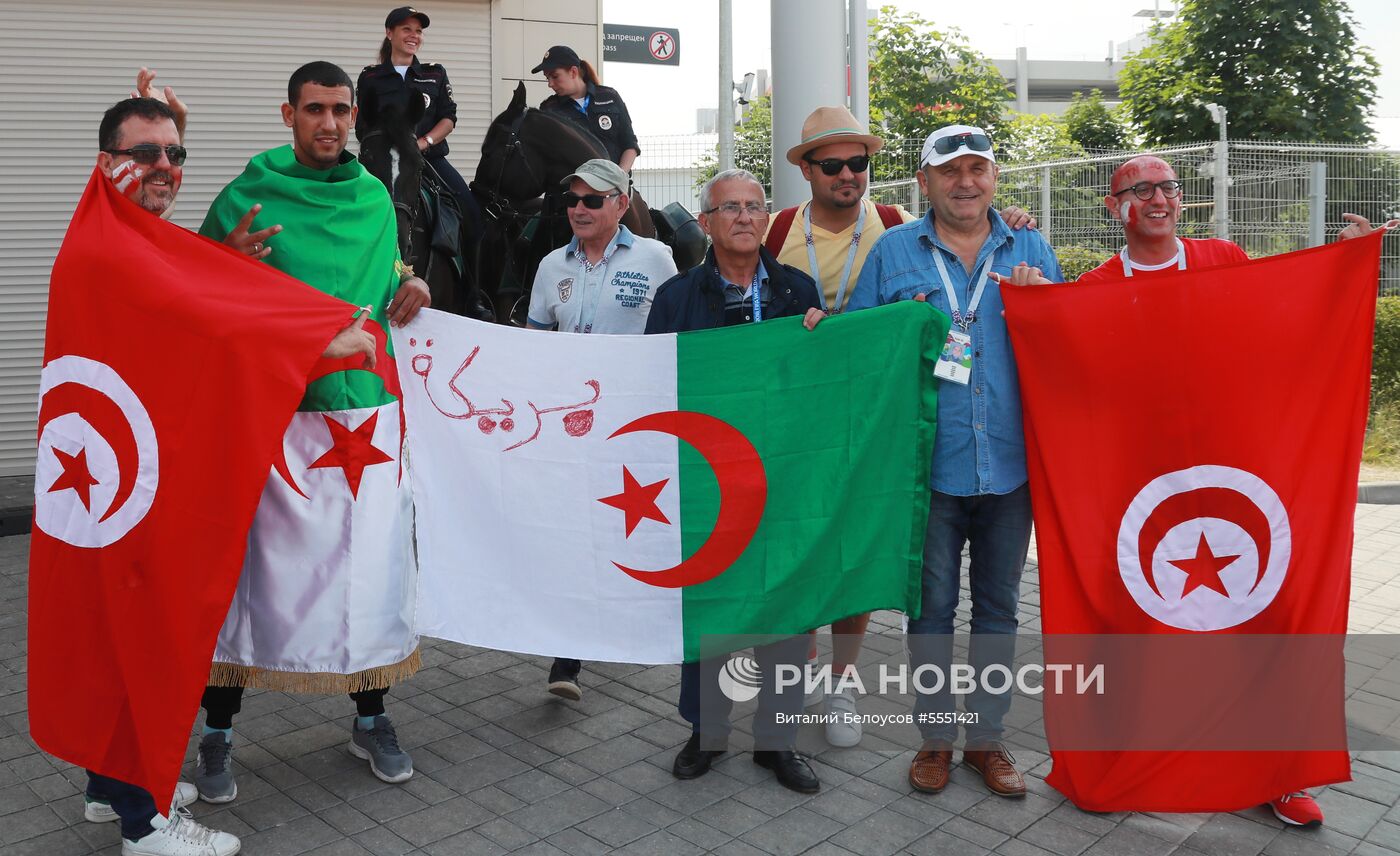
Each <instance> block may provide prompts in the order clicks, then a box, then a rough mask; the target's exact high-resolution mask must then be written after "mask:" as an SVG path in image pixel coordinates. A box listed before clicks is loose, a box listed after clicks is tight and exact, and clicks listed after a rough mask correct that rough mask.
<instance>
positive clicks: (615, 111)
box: [530, 45, 641, 173]
mask: <svg viewBox="0 0 1400 856" xmlns="http://www.w3.org/2000/svg"><path fill="white" fill-rule="evenodd" d="M541 71H543V72H544V74H545V78H546V80H547V81H548V82H549V88H550V89H552V90H554V94H553V95H551V96H550V97H548V98H546V99H545V100H544V101H543V102H541V103H540V109H541V110H548V111H550V112H551V113H555V114H557V115H560V116H563V117H565V118H567V119H569V120H570V121H572V122H576V123H577V124H578V125H579V127H581V128H584V129H586V130H587V131H588V132H589V133H590V134H592V135H593V136H595V137H597V138H598V140H599V142H601V143H602V144H603V145H604V146H605V147H606V148H607V150H608V157H609V158H611V159H612V160H613V162H614V163H616V164H617V165H618V166H620V167H622V168H623V169H624V170H625V171H627V172H629V173H630V172H631V171H632V162H633V161H634V160H636V159H637V153H638V152H639V151H641V149H640V148H638V146H637V135H636V134H635V133H633V131H632V117H631V116H630V115H628V113H627V105H626V104H623V103H622V96H621V95H618V94H617V90H616V89H613V88H612V87H609V86H603V85H602V84H601V83H599V82H598V75H597V74H596V73H595V72H594V71H593V66H591V65H589V64H588V62H587V61H586V60H581V59H579V57H578V54H577V53H574V49H573V48H571V47H567V46H565V45H555V46H554V47H552V48H550V49H549V50H548V51H546V52H545V55H544V59H543V60H541V61H540V64H539V65H537V66H535V67H534V68H532V69H530V73H531V74H538V73H539V72H541Z"/></svg>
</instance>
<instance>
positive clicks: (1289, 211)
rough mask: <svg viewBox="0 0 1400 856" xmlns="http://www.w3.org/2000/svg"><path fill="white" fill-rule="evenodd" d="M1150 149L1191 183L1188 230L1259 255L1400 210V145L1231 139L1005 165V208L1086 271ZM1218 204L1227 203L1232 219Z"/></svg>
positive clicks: (1394, 274) (1391, 259)
mask: <svg viewBox="0 0 1400 856" xmlns="http://www.w3.org/2000/svg"><path fill="white" fill-rule="evenodd" d="M897 148H898V149H900V154H899V155H897V156H899V157H902V158H907V157H908V155H907V152H908V148H907V147H897ZM1222 148H1223V157H1222ZM1145 153H1150V154H1155V155H1158V156H1160V157H1162V158H1165V159H1166V160H1167V161H1169V162H1170V163H1171V164H1172V165H1173V166H1174V167H1175V168H1176V172H1177V176H1178V177H1179V178H1180V179H1181V180H1182V182H1183V183H1184V185H1185V186H1184V187H1183V189H1182V196H1183V202H1184V206H1183V212H1182V217H1181V221H1180V227H1179V232H1180V234H1181V235H1183V236H1186V237H1196V238H1206V237H1216V236H1218V237H1226V238H1229V239H1230V240H1232V241H1234V242H1235V243H1237V244H1239V245H1240V246H1241V247H1243V248H1244V250H1245V252H1247V253H1248V254H1249V255H1251V256H1255V257H1258V256H1266V255H1275V254H1277V253H1286V252H1290V251H1292V250H1299V249H1303V248H1305V247H1312V246H1317V245H1319V244H1322V243H1325V242H1326V241H1327V240H1331V239H1333V238H1334V237H1335V236H1336V234H1337V232H1338V231H1340V230H1341V228H1342V227H1343V226H1344V225H1345V224H1346V221H1344V220H1343V219H1342V217H1341V215H1342V213H1343V212H1350V213H1356V214H1361V215H1362V216H1365V217H1367V218H1369V219H1370V220H1371V221H1372V222H1373V223H1379V222H1383V221H1384V220H1386V219H1388V218H1391V217H1398V216H1400V151H1392V150H1382V149H1372V148H1367V147H1364V146H1348V145H1339V144H1309V143H1254V142H1233V141H1232V142H1230V143H1227V144H1225V145H1224V146H1223V147H1222V146H1221V145H1220V144H1218V143H1205V144H1197V145H1188V146H1173V147H1168V148H1161V149H1155V150H1152V151H1151V152H1140V151H1132V152H1104V153H1096V154H1093V155H1089V156H1086V157H1081V158H1076V159H1073V160H1058V161H1047V162H1043V163H1014V162H1013V163H1006V164H1003V166H1002V168H1001V177H1000V180H999V181H998V193H997V205H998V206H1002V205H1012V204H1014V205H1019V206H1021V207H1022V208H1025V209H1027V210H1028V211H1031V212H1032V213H1034V214H1035V215H1036V216H1037V217H1038V218H1039V220H1040V229H1041V231H1042V232H1043V233H1044V234H1045V235H1046V237H1047V238H1049V239H1050V242H1051V244H1052V245H1053V246H1054V247H1055V251H1056V254H1057V255H1059V257H1060V261H1061V265H1062V266H1063V267H1064V268H1065V273H1066V274H1067V275H1077V274H1078V273H1079V272H1081V271H1084V270H1087V269H1089V268H1090V267H1093V266H1094V265H1096V264H1098V263H1099V262H1101V261H1103V260H1104V259H1106V258H1108V257H1109V256H1110V255H1112V254H1113V253H1114V252H1116V251H1117V250H1118V248H1119V247H1121V246H1122V245H1123V231H1122V226H1121V225H1120V224H1119V223H1117V222H1116V221H1114V220H1112V219H1110V218H1109V216H1108V211H1107V209H1106V208H1105V207H1104V204H1103V197H1104V196H1105V195H1106V194H1107V193H1108V190H1109V179H1110V177H1111V176H1112V174H1113V170H1114V169H1115V168H1116V167H1117V166H1118V164H1120V163H1122V162H1123V161H1124V160H1126V159H1127V158H1129V157H1132V156H1133V155H1136V154H1145ZM911 172H912V169H911ZM1222 187H1223V189H1224V193H1223V196H1224V198H1223V199H1222V198H1221V197H1222V194H1221V193H1220V191H1221V189H1222ZM871 196H872V197H873V198H875V199H876V200H877V201H880V202H885V203H887V204H893V203H898V204H901V205H904V206H906V207H909V208H910V210H911V211H913V212H914V213H917V214H922V213H923V211H924V208H925V204H926V203H925V201H924V200H923V199H922V198H920V197H919V193H918V187H917V184H916V183H915V181H914V180H913V179H912V178H910V179H905V180H899V181H890V182H876V183H874V184H872V186H871ZM1222 202H1223V203H1224V204H1223V205H1222ZM1217 208H1223V216H1221V212H1218V211H1217ZM1384 253H1385V254H1384V256H1383V257H1382V260H1381V278H1380V290H1381V294H1383V295H1400V242H1397V241H1394V240H1388V241H1387V242H1386V245H1385V250H1384Z"/></svg>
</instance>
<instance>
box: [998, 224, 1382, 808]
mask: <svg viewBox="0 0 1400 856" xmlns="http://www.w3.org/2000/svg"><path fill="white" fill-rule="evenodd" d="M1379 259H1380V236H1379V234H1377V235H1375V236H1373V237H1369V238H1364V239H1356V240H1349V241H1342V242H1340V243H1337V244H1334V245H1331V246H1327V247H1320V248H1316V249H1311V250H1304V251H1302V252H1297V253H1290V254H1287V255H1282V256H1275V257H1272V258H1267V259H1262V260H1258V261H1252V262H1246V263H1242V264H1235V265H1228V266H1223V267H1216V268H1211V269H1207V270H1201V271H1191V270H1188V271H1185V272H1182V273H1179V274H1176V275H1172V276H1163V277H1155V278H1133V279H1125V280H1118V281H1111V282H1102V283H1091V284H1077V285H1076V284H1066V285H1053V286H1045V287H1029V288H1016V287H1012V286H1004V287H1003V288H1002V296H1003V300H1004V301H1005V306H1006V318H1007V325H1008V327H1009V329H1010V332H1011V339H1012V344H1013V347H1014V348H1015V353H1016V363H1017V366H1018V368H1019V373H1020V380H1021V387H1022V401H1023V404H1024V408H1025V427H1026V445H1027V456H1028V469H1029V472H1030V484H1031V498H1032V505H1033V507H1034V509H1035V522H1036V540H1037V549H1038V554H1039V560H1040V575H1041V586H1042V609H1043V616H1042V621H1043V627H1044V633H1045V634H1046V638H1045V644H1046V651H1047V662H1048V661H1049V659H1050V656H1051V654H1050V653H1049V652H1050V651H1051V650H1052V646H1053V644H1054V643H1055V637H1054V634H1139V635H1138V636H1137V637H1136V639H1130V638H1129V637H1127V636H1123V637H1117V641H1116V642H1115V643H1113V644H1112V645H1110V646H1109V647H1121V646H1124V645H1129V646H1134V645H1135V646H1138V647H1137V648H1136V649H1135V650H1140V651H1144V652H1153V651H1155V652H1156V653H1158V654H1160V653H1161V652H1163V651H1167V652H1172V651H1174V652H1176V654H1177V655H1178V656H1177V657H1176V658H1175V660H1174V661H1171V660H1168V658H1166V657H1161V656H1158V657H1157V658H1156V659H1155V660H1153V661H1152V662H1142V663H1141V664H1140V666H1139V669H1138V673H1139V674H1138V675H1131V674H1129V675H1127V676H1126V677H1125V674H1124V673H1125V671H1127V672H1131V671H1132V670H1123V669H1120V670H1119V671H1118V673H1117V678H1119V679H1120V680H1119V686H1120V687H1121V686H1122V685H1123V681H1124V680H1139V681H1140V682H1139V683H1138V684H1137V688H1136V689H1135V690H1131V691H1129V692H1127V693H1119V695H1118V697H1117V698H1116V699H1115V700H1114V701H1113V702H1112V704H1114V705H1117V708H1116V709H1108V710H1104V709H1095V708H1093V707H1092V705H1093V704H1094V703H1098V704H1099V705H1100V708H1102V707H1103V706H1104V705H1105V704H1109V703H1108V702H1103V701H1101V700H1095V699H1087V700H1086V699H1084V698H1080V699H1071V700H1069V701H1065V700H1057V699H1055V698H1053V697H1052V696H1051V695H1049V694H1048V693H1047V695H1046V710H1045V716H1046V720H1045V722H1046V731H1047V737H1048V739H1049V741H1050V747H1051V749H1052V756H1053V759H1054V768H1053V770H1052V771H1051V773H1050V775H1049V776H1048V777H1047V781H1048V782H1049V783H1050V784H1051V785H1053V786H1054V787H1055V788H1057V789H1059V790H1060V791H1061V792H1062V793H1064V794H1065V795H1066V796H1068V797H1069V798H1070V799H1071V800H1073V801H1074V803H1075V804H1076V805H1078V806H1080V807H1081V808H1086V809H1090V810H1094V811H1120V810H1156V811H1231V810H1237V809H1241V808H1245V807H1248V806H1251V805H1258V804H1260V803H1263V802H1266V801H1268V800H1270V799H1273V798H1276V797H1279V796H1281V795H1283V794H1285V793H1288V792H1291V791H1296V790H1300V789H1303V788H1307V787H1314V786H1318V785H1323V784H1328V783H1331V782H1337V781H1344V780H1346V779H1348V778H1350V768H1349V761H1348V756H1347V753H1346V751H1345V739H1344V736H1342V737H1339V738H1338V737H1336V735H1339V734H1343V735H1344V723H1343V721H1342V717H1343V699H1342V695H1343V693H1342V687H1341V679H1340V671H1341V665H1342V664H1341V657H1340V656H1339V652H1340V645H1339V644H1337V645H1332V646H1329V645H1327V644H1325V642H1324V643H1322V644H1320V647H1319V646H1314V647H1313V648H1311V649H1309V650H1312V651H1313V652H1314V655H1315V656H1314V657H1313V659H1314V662H1330V663H1331V664H1332V666H1333V668H1331V669H1330V670H1314V669H1312V668H1308V667H1300V668H1298V669H1297V670H1291V669H1290V668H1289V664H1288V663H1287V662H1279V659H1280V658H1278V657H1268V656H1264V654H1265V653H1266V652H1267V651H1268V650H1270V648H1269V646H1263V647H1261V646H1259V645H1257V644H1255V643H1256V641H1257V640H1259V639H1261V638H1262V637H1260V636H1242V635H1239V634H1277V635H1278V636H1277V637H1276V638H1282V639H1285V640H1288V641H1290V642H1291V641H1294V640H1310V639H1314V640H1317V639H1320V640H1327V639H1331V640H1334V641H1336V640H1340V639H1341V634H1344V633H1345V632H1346V626H1347V604H1348V590H1349V583H1350V575H1351V550H1352V528H1353V518H1354V514H1355V506H1356V494H1357V474H1358V469H1359V466H1360V460H1361V445H1362V438H1363V432H1364V428H1365V423H1366V406H1367V396H1368V393H1369V383H1370V366H1371V338H1372V328H1373V325H1374V319H1375V306H1376V283H1377V279H1378V269H1379ZM1166 634H1179V635H1177V636H1175V637H1171V636H1168V635H1166ZM1306 634H1317V635H1312V636H1309V635H1306ZM1071 638H1073V639H1081V638H1083V637H1068V636H1062V637H1061V639H1063V640H1070V639H1071ZM1142 640H1148V642H1147V644H1143V643H1142ZM1151 640H1156V641H1155V642H1153V641H1151ZM1100 641H1102V640H1100ZM1062 644H1069V642H1068V641H1066V642H1065V643H1062ZM1193 646H1194V647H1193ZM1212 646H1214V647H1212ZM1241 651H1253V652H1254V653H1253V654H1252V655H1249V656H1248V657H1243V658H1242V657H1241V654H1240V653H1239V652H1241ZM1327 651H1330V652H1331V653H1332V654H1334V655H1337V656H1335V657H1334V658H1332V659H1331V660H1329V659H1328V657H1327V656H1326V652H1327ZM1191 652H1194V656H1189V657H1188V656H1185V655H1187V654H1189V653H1191ZM1212 652H1215V653H1212ZM1120 660H1121V658H1120ZM1222 662H1234V663H1235V665H1236V666H1238V668H1237V669H1236V674H1235V675H1234V677H1236V678H1238V680H1236V681H1234V682H1233V683H1230V682H1222V681H1220V680H1218V679H1219V678H1220V675H1219V674H1208V673H1212V672H1215V673H1218V672H1220V671H1221V670H1222V669H1228V668H1232V667H1230V666H1222V665H1221V663H1222ZM1120 665H1121V662H1120ZM1207 679H1209V684H1210V686H1211V687H1212V689H1211V690H1210V691H1205V690H1202V689H1201V687H1202V686H1204V685H1205V684H1206V682H1207ZM1162 680H1173V681H1177V685H1178V686H1179V687H1181V688H1183V692H1182V693H1181V695H1183V696H1185V698H1184V699H1182V701H1181V704H1176V703H1173V704H1174V707H1175V710H1176V711H1177V713H1176V714H1173V715H1172V716H1165V715H1159V714H1158V713H1157V712H1156V709H1155V706H1154V705H1153V704H1147V703H1144V701H1143V700H1144V699H1146V698H1148V697H1150V696H1151V695H1152V693H1153V692H1154V689H1153V686H1152V685H1153V684H1154V683H1157V682H1160V681H1162ZM1114 681H1115V675H1114V674H1113V673H1110V674H1108V675H1107V681H1106V684H1107V685H1108V686H1110V687H1112V685H1113V683H1114ZM1251 684H1252V685H1253V686H1254V687H1255V688H1256V689H1257V688H1260V687H1263V688H1265V689H1268V688H1269V687H1273V686H1278V685H1283V684H1287V685H1289V686H1292V687H1295V688H1301V689H1302V691H1303V692H1306V693H1310V694H1312V695H1314V696H1318V695H1320V696H1322V698H1320V699H1318V700H1317V703H1316V704H1315V710H1314V713H1315V714H1316V715H1317V718H1316V719H1315V720H1313V721H1310V722H1309V723H1306V724H1305V725H1304V726H1303V727H1302V729H1301V731H1298V730H1295V734H1296V733H1302V734H1305V735H1307V734H1314V733H1318V734H1325V735H1329V739H1328V741H1324V742H1321V743H1319V742H1314V743H1312V744H1310V745H1307V746H1306V747H1305V748H1299V744H1298V743H1297V742H1294V743H1292V744H1288V745H1275V746H1273V747H1271V749H1270V751H1252V752H1249V751H1238V750H1237V751H1201V750H1200V749H1199V748H1198V747H1201V746H1202V745H1203V744H1202V743H1201V742H1197V741H1195V740H1193V739H1191V736H1192V735H1194V734H1195V733H1196V731H1204V730H1212V729H1216V727H1217V726H1218V725H1220V723H1221V722H1225V723H1227V724H1228V722H1229V720H1230V719H1231V718H1238V719H1243V720H1245V721H1244V722H1241V723H1236V730H1235V732H1234V733H1235V734H1236V735H1240V734H1248V733H1251V732H1252V731H1256V730H1259V729H1268V728H1272V727H1273V726H1274V725H1275V723H1274V722H1272V720H1275V719H1285V718H1287V717H1290V716H1292V715H1293V713H1294V712H1293V711H1291V710H1279V709H1272V710H1268V711H1267V712H1265V711H1259V710H1257V709H1251V708H1250V705H1251V703H1252V702H1251V700H1252V699H1253V698H1254V697H1255V696H1256V695H1257V692H1255V690H1254V689H1251ZM1125 696H1126V697H1125ZM1192 704H1194V705H1195V708H1194V709H1193V708H1191V707H1190V705H1192ZM1183 711H1184V712H1183ZM1318 711H1320V713H1318ZM1057 715H1058V716H1057ZM1086 715H1087V716H1094V717H1098V718H1099V719H1100V721H1102V722H1105V723H1109V725H1110V726H1112V724H1113V723H1114V722H1119V723H1126V726H1125V727H1124V729H1123V730H1124V731H1125V732H1126V733H1129V734H1131V735H1132V736H1134V737H1136V738H1138V739H1137V742H1136V743H1134V744H1132V745H1133V746H1138V747H1143V748H1141V749H1139V750H1137V751H1128V750H1127V748H1125V745H1124V744H1119V745H1105V744H1104V743H1103V742H1099V743H1097V744H1095V743H1092V742H1085V741H1084V740H1083V739H1077V740H1076V739H1073V738H1082V737H1083V736H1084V734H1083V731H1082V730H1077V729H1080V728H1081V725H1082V721H1083V720H1084V718H1085V717H1086ZM1173 716H1174V717H1175V718H1176V719H1177V720H1180V719H1185V722H1184V723H1183V722H1174V721H1171V720H1172V718H1173ZM1162 725H1167V726H1180V728H1179V729H1178V730H1177V732H1176V733H1177V734H1178V735H1182V734H1184V735H1188V736H1187V737H1186V738H1185V739H1177V740H1161V739H1157V738H1160V730H1159V731H1158V733H1157V734H1153V733H1147V732H1150V731H1151V730H1152V729H1154V728H1157V727H1158V726H1162ZM1110 730H1111V728H1110ZM1057 738H1059V739H1058V740H1057ZM1057 743H1058V748H1057ZM1067 743H1068V744H1069V745H1071V746H1072V747H1074V748H1075V749H1081V748H1085V747H1086V746H1087V747H1088V748H1089V749H1100V747H1102V749H1101V750H1099V751H1067V750H1066V748H1065V746H1066V744H1067ZM1240 746H1241V743H1240V742H1234V743H1231V744H1229V745H1220V744H1218V743H1217V744H1214V745H1211V746H1210V748H1211V749H1215V750H1223V749H1234V748H1236V747H1240ZM1250 748H1258V747H1256V746H1251V747H1250Z"/></svg>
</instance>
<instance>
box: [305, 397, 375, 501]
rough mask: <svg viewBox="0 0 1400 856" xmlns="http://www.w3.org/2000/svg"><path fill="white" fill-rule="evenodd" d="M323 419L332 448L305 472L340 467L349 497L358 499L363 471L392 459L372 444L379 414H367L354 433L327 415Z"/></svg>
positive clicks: (313, 462)
mask: <svg viewBox="0 0 1400 856" xmlns="http://www.w3.org/2000/svg"><path fill="white" fill-rule="evenodd" d="M322 416H323V418H325V420H326V427H327V428H329V429H330V431H331V447H330V448H329V449H327V450H326V452H325V453H324V454H323V455H321V457H319V458H317V459H316V460H314V461H312V462H311V465H310V466H308V467H307V469H309V470H314V469H319V468H323V467H340V468H341V469H343V470H344V471H345V481H346V482H348V483H349V485H350V496H351V497H353V498H355V499H359V495H360V479H361V478H363V477H364V474H365V469H366V468H367V467H372V466H374V465H375V464H387V463H389V462H391V461H393V460H394V459H393V458H392V457H390V456H389V455H386V454H385V453H384V452H383V451H381V450H380V449H377V448H375V447H374V443H373V442H372V441H373V440H374V426H375V425H376V424H378V422H379V412H378V411H375V412H374V413H372V414H370V417H369V418H368V419H366V420H365V421H364V422H362V423H360V427H358V428H356V429H355V430H353V431H352V430H350V429H349V428H348V427H346V426H344V425H342V424H340V423H339V422H337V421H336V420H334V419H332V418H331V417H330V415H329V414H322Z"/></svg>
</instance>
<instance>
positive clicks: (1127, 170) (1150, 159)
mask: <svg viewBox="0 0 1400 856" xmlns="http://www.w3.org/2000/svg"><path fill="white" fill-rule="evenodd" d="M1149 172H1150V173H1151V174H1152V175H1153V176H1154V177H1153V178H1150V179H1146V180H1148V181H1164V180H1166V179H1174V178H1176V170H1174V169H1172V165H1171V164H1169V163H1167V162H1166V161H1164V160H1162V159H1161V158H1159V157H1157V156H1156V155H1138V156H1137V157H1135V158H1132V159H1130V160H1127V161H1124V162H1123V164H1122V165H1121V166H1119V167H1118V168H1117V169H1115V170H1114V171H1113V178H1111V179H1109V181H1108V185H1109V191H1110V192H1112V193H1117V192H1118V191H1120V190H1123V189H1124V188H1128V187H1132V186H1133V185H1134V184H1137V183H1138V182H1139V181H1143V180H1144V179H1143V175H1144V174H1145V173H1149ZM1156 176H1162V178H1157V177H1156Z"/></svg>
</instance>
